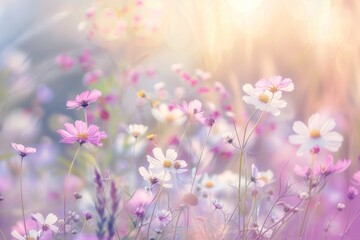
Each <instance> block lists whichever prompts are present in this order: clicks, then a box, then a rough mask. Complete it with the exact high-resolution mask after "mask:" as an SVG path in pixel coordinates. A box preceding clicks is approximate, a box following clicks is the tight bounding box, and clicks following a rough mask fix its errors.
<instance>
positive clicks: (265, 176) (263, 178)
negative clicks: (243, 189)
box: [251, 164, 274, 188]
mask: <svg viewBox="0 0 360 240" xmlns="http://www.w3.org/2000/svg"><path fill="white" fill-rule="evenodd" d="M273 177H274V173H273V172H272V171H271V170H267V171H266V172H259V169H258V168H257V167H256V166H255V164H252V165H251V181H252V182H254V183H255V184H256V187H259V188H262V187H264V186H265V185H266V184H269V183H271V182H272V179H273Z"/></svg>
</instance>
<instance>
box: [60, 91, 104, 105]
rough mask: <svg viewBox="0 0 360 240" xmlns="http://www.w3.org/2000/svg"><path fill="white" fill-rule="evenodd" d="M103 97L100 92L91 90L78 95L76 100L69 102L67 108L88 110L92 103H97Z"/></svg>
mask: <svg viewBox="0 0 360 240" xmlns="http://www.w3.org/2000/svg"><path fill="white" fill-rule="evenodd" d="M100 96H101V92H100V91H99V90H96V89H94V90H91V91H85V92H82V93H80V94H79V95H76V97H75V100H69V101H67V102H66V106H67V107H68V109H74V108H77V109H78V110H79V109H81V108H86V107H87V106H89V104H90V103H93V102H95V101H96V100H98V98H99V97H100Z"/></svg>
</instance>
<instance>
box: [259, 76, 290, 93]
mask: <svg viewBox="0 0 360 240" xmlns="http://www.w3.org/2000/svg"><path fill="white" fill-rule="evenodd" d="M255 87H256V89H259V90H261V91H265V90H268V91H270V92H273V93H275V92H277V91H284V92H291V91H293V90H294V84H293V82H292V80H291V79H290V78H285V79H283V78H282V77H281V76H274V77H271V78H268V79H261V80H259V81H258V82H257V83H256V84H255Z"/></svg>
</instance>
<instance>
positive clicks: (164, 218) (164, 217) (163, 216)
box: [156, 209, 172, 226]
mask: <svg viewBox="0 0 360 240" xmlns="http://www.w3.org/2000/svg"><path fill="white" fill-rule="evenodd" d="M156 217H157V218H158V219H159V221H160V223H161V224H162V225H163V226H166V225H167V224H168V223H169V222H171V220H172V215H171V212H170V211H168V210H165V209H162V210H160V211H158V212H157V213H156Z"/></svg>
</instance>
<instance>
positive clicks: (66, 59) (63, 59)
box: [55, 54, 75, 71]
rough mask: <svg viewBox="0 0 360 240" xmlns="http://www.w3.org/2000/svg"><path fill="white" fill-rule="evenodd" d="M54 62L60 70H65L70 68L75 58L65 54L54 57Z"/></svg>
mask: <svg viewBox="0 0 360 240" xmlns="http://www.w3.org/2000/svg"><path fill="white" fill-rule="evenodd" d="M55 62H56V63H57V65H59V67H60V68H61V69H62V70H65V71H67V70H70V69H71V68H72V67H73V66H74V64H75V60H74V59H73V58H72V57H70V56H69V55H67V54H61V55H59V56H57V57H56V58H55Z"/></svg>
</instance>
